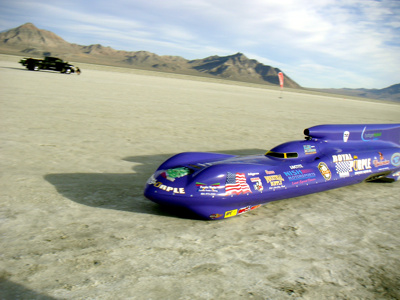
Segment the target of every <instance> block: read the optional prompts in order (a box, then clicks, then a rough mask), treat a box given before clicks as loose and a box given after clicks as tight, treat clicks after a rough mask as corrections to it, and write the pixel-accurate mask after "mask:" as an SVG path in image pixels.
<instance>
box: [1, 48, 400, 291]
mask: <svg viewBox="0 0 400 300" xmlns="http://www.w3.org/2000/svg"><path fill="white" fill-rule="evenodd" d="M1 58H2V59H1ZM0 59H1V60H0V87H1V89H0V90H1V95H0V155H1V160H0V163H1V165H0V172H1V173H0V174H1V181H0V196H1V206H0V237H1V239H0V247H1V248H0V249H1V252H0V275H1V281H0V298H1V299H217V298H220V299H399V298H400V291H399V282H400V271H399V270H400V234H399V233H400V224H399V217H400V203H399V192H400V184H399V183H393V184H376V183H362V184H359V185H355V186H350V187H346V188H341V189H336V190H331V191H327V192H323V193H318V194H313V195H309V196H304V197H298V198H293V199H286V200H281V201H277V202H273V203H269V204H267V205H264V206H262V207H261V208H259V209H257V210H255V211H253V212H250V213H247V214H244V215H241V216H239V217H235V218H231V219H228V220H224V221H199V220H192V219H186V218H182V217H179V216H176V215H174V214H173V213H171V212H166V211H163V210H162V209H160V208H159V207H158V206H157V205H156V204H153V203H152V202H150V201H148V200H146V199H145V198H144V197H143V188H144V184H145V182H146V180H147V179H148V177H149V176H150V175H151V174H152V173H153V171H154V170H155V169H156V168H157V166H158V165H159V164H160V163H162V162H163V161H164V160H165V159H167V158H168V157H169V156H171V155H173V154H175V153H179V152H184V151H215V152H227V153H234V154H259V153H264V151H265V150H267V149H269V148H271V147H273V146H275V145H277V144H279V143H282V142H286V141H290V140H296V139H298V140H300V139H303V129H305V128H307V127H311V126H314V125H318V124H326V123H394V122H397V123H398V122H400V106H399V105H398V104H388V103H380V102H374V101H358V100H346V99H343V98H338V97H324V96H318V95H308V94H305V93H296V92H293V91H290V92H288V91H284V92H283V95H282V98H279V97H280V92H279V90H277V89H275V90H274V89H264V88H259V87H257V86H255V85H253V86H246V85H238V84H229V82H223V81H221V80H219V81H217V80H216V81H213V80H194V79H193V78H191V77H189V76H172V75H168V74H161V73H157V74H156V73H154V72H153V73H152V72H145V71H135V70H129V71H127V70H123V69H119V68H111V67H104V66H90V65H84V67H82V71H83V73H82V74H81V75H80V76H78V75H65V74H59V73H55V72H45V71H40V72H32V71H27V70H25V69H24V68H22V66H20V65H19V64H18V63H17V61H12V60H10V59H9V57H7V59H6V58H4V56H1V57H0Z"/></svg>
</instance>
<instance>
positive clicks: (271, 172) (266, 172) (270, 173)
mask: <svg viewBox="0 0 400 300" xmlns="http://www.w3.org/2000/svg"><path fill="white" fill-rule="evenodd" d="M265 174H267V175H273V174H275V171H268V170H265Z"/></svg>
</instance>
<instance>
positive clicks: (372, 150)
mask: <svg viewBox="0 0 400 300" xmlns="http://www.w3.org/2000/svg"><path fill="white" fill-rule="evenodd" d="M304 134H305V136H306V137H305V140H302V141H292V142H287V143H284V144H281V145H278V146H276V147H275V148H273V149H271V150H270V151H268V152H267V153H266V154H265V155H251V156H235V155H229V154H218V153H206V152H185V153H180V154H177V155H175V156H173V157H171V158H169V159H168V160H166V161H165V162H164V163H163V164H161V165H160V167H159V168H158V169H157V170H156V172H155V173H154V174H153V175H152V176H151V177H150V179H149V180H148V181H147V183H146V187H145V191H144V195H145V196H146V197H147V198H148V199H150V200H151V201H154V202H156V203H158V204H161V205H165V206H170V207H173V208H179V209H187V210H189V211H191V212H193V213H195V214H196V215H198V216H199V217H201V218H204V219H211V220H216V219H224V218H229V217H233V216H237V215H240V214H242V213H245V212H248V211H251V210H253V209H255V208H258V207H260V206H261V205H262V204H265V203H267V202H271V201H275V200H280V199H284V198H290V197H297V196H302V195H306V194H311V193H316V192H321V191H325V190H329V189H334V188H339V187H343V186H347V185H351V184H356V183H360V182H362V181H389V182H393V181H397V180H399V179H400V124H365V125H350V124H340V125H318V126H314V127H311V128H308V129H305V130H304Z"/></svg>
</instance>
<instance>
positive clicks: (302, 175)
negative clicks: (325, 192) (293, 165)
mask: <svg viewBox="0 0 400 300" xmlns="http://www.w3.org/2000/svg"><path fill="white" fill-rule="evenodd" d="M283 173H284V174H285V176H286V177H287V178H288V179H289V181H294V180H301V179H310V178H315V177H316V175H315V173H314V171H313V170H312V169H297V170H291V171H286V172H283Z"/></svg>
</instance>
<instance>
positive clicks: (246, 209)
mask: <svg viewBox="0 0 400 300" xmlns="http://www.w3.org/2000/svg"><path fill="white" fill-rule="evenodd" d="M248 211H250V206H246V207H242V208H240V209H239V211H238V215H240V214H243V213H245V212H248Z"/></svg>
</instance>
